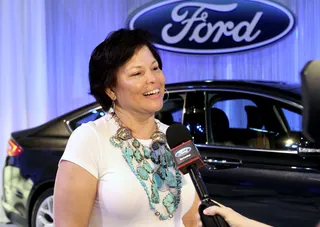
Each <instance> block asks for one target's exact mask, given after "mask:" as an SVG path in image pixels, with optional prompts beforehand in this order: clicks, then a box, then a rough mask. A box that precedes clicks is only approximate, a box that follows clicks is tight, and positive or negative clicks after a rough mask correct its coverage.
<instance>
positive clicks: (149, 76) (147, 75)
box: [145, 70, 156, 83]
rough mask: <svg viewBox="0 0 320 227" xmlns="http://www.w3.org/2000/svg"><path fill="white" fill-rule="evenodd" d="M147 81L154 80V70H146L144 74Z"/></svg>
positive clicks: (151, 81)
mask: <svg viewBox="0 0 320 227" xmlns="http://www.w3.org/2000/svg"><path fill="white" fill-rule="evenodd" d="M145 76H146V78H147V81H148V82H149V83H154V82H155V81H156V75H154V72H153V71H151V70H148V72H147V73H146V74H145Z"/></svg>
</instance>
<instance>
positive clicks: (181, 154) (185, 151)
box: [175, 147, 191, 158]
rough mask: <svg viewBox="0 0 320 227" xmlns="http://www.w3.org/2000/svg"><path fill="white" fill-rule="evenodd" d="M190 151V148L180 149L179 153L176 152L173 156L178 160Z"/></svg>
mask: <svg viewBox="0 0 320 227" xmlns="http://www.w3.org/2000/svg"><path fill="white" fill-rule="evenodd" d="M190 151H191V147H184V148H182V149H181V150H180V151H178V152H177V153H176V154H175V156H176V157H177V158H180V157H182V156H185V155H186V154H188V153H190Z"/></svg>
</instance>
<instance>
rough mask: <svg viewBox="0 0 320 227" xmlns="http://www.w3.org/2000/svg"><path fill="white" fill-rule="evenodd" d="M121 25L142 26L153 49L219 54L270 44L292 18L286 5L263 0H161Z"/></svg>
mask: <svg viewBox="0 0 320 227" xmlns="http://www.w3.org/2000/svg"><path fill="white" fill-rule="evenodd" d="M127 24H128V27H129V29H135V28H142V29H145V30H148V31H149V32H150V33H151V35H152V36H153V38H154V43H155V46H157V47H158V48H159V49H163V50H168V51H174V52H180V53H192V54H221V53H230V52H237V51H244V50H249V49H253V48H257V47H261V46H264V45H267V44H270V43H272V42H275V41H277V40H279V39H281V38H282V37H284V36H286V35H287V34H288V33H289V32H290V31H291V30H292V28H293V27H294V24H295V20H294V17H293V15H292V13H291V12H290V11H289V10H288V9H286V8H285V7H283V6H281V5H279V4H278V3H275V2H271V1H266V0H193V1H190V0H186V1H181V0H167V1H161V2H157V3H153V4H151V5H148V6H144V7H142V8H140V9H138V10H136V11H135V12H134V13H133V14H132V15H130V16H129V18H128V21H127Z"/></svg>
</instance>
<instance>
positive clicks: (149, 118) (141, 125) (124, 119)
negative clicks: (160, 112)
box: [115, 108, 157, 139]
mask: <svg viewBox="0 0 320 227" xmlns="http://www.w3.org/2000/svg"><path fill="white" fill-rule="evenodd" d="M115 113H116V115H117V117H118V118H119V120H120V121H121V123H122V125H123V126H124V127H128V128H129V129H130V130H131V133H132V136H133V137H134V138H137V139H150V138H151V135H152V134H153V133H154V132H155V131H156V130H157V125H156V123H155V119H154V115H151V114H150V115H142V114H137V113H133V112H130V113H129V112H128V111H124V110H119V109H117V108H116V110H115Z"/></svg>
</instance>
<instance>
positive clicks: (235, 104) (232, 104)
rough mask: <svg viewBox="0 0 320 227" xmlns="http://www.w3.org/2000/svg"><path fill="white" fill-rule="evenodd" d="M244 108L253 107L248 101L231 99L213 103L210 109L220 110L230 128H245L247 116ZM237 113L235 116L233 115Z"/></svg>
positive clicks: (252, 103)
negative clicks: (225, 116)
mask: <svg viewBox="0 0 320 227" xmlns="http://www.w3.org/2000/svg"><path fill="white" fill-rule="evenodd" d="M246 106H254V107H256V105H255V104H254V102H252V101H251V100H248V99H232V100H223V101H218V102H216V103H214V105H213V106H212V107H211V108H217V109H220V110H222V111H223V112H224V113H225V114H226V115H227V118H228V120H229V127H230V128H243V129H244V128H246V127H247V124H248V122H247V114H246V111H245V108H246ZM235 111H237V114H233V113H235Z"/></svg>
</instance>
